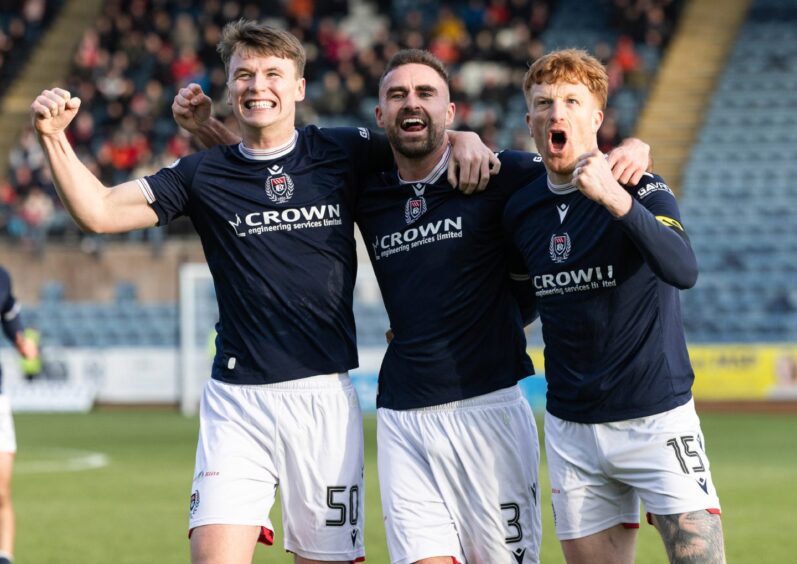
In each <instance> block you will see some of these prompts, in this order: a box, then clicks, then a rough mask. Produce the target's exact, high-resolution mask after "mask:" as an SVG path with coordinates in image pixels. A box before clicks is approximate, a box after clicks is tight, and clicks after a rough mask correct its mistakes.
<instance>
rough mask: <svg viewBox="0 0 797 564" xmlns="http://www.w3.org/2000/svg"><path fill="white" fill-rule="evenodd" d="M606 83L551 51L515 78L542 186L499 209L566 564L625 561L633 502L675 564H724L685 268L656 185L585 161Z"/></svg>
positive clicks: (570, 56) (576, 58) (671, 204)
mask: <svg viewBox="0 0 797 564" xmlns="http://www.w3.org/2000/svg"><path fill="white" fill-rule="evenodd" d="M607 83H608V80H607V76H606V71H605V69H604V67H603V65H601V63H600V62H599V61H597V60H596V59H595V58H594V57H592V56H590V55H589V54H587V53H586V52H584V51H580V50H575V49H568V50H562V51H555V52H552V53H549V54H547V55H546V56H544V57H542V58H540V59H538V60H537V61H535V62H534V64H533V65H532V66H531V68H530V69H529V71H528V73H527V74H526V77H525V80H524V85H523V90H524V93H525V96H526V101H527V104H528V114H527V117H526V121H527V123H528V126H529V131H530V132H531V134H532V136H533V137H534V140H535V142H536V144H537V147H538V149H539V151H540V153H541V154H542V157H543V162H544V163H545V167H546V169H547V171H548V175H547V177H543V178H541V179H539V180H538V181H536V182H534V183H533V184H531V185H530V186H528V187H527V188H525V189H523V190H521V191H519V192H517V193H516V194H515V195H514V196H513V197H512V198H511V200H510V201H509V204H508V205H507V207H506V212H505V216H504V223H505V229H506V231H507V233H508V234H510V236H511V237H512V238H513V240H514V243H515V245H516V246H517V248H518V249H519V250H520V251H521V253H522V254H523V256H524V257H525V262H526V266H527V268H528V273H529V275H530V278H531V281H532V284H533V286H534V291H535V296H536V298H537V308H538V311H539V315H540V319H541V321H542V331H543V339H544V341H545V376H546V379H547V381H548V401H547V412H546V414H545V445H546V454H547V458H548V466H549V473H550V478H551V487H552V501H553V509H554V519H555V523H556V532H557V536H558V537H559V539H560V540H561V545H562V550H563V552H564V555H565V558H566V559H567V562H568V564H582V563H583V564H587V563H589V564H602V563H607V564H608V563H615V564H624V563H626V564H630V563H632V562H634V554H635V545H636V537H637V531H636V528H638V527H639V501H640V499H641V500H642V501H643V502H644V504H645V508H646V510H647V512H648V519H649V521H650V522H651V523H652V524H653V525H654V526H655V527H656V528H657V529H658V531H659V533H660V534H661V537H662V539H663V540H664V545H665V548H666V551H667V555H668V557H669V559H670V561H671V562H679V563H681V562H684V563H685V562H701V563H704V562H705V563H708V562H711V563H718V562H724V548H723V538H722V525H721V520H720V504H719V499H718V497H717V492H716V490H715V488H714V484H713V481H712V479H711V473H710V470H709V461H708V457H707V456H706V453H705V448H704V447H705V444H704V440H703V434H702V432H701V429H700V421H699V419H698V417H697V414H696V413H695V407H694V402H693V399H692V393H691V388H692V382H693V380H694V375H693V372H692V368H691V366H690V362H689V357H688V354H687V349H686V339H685V335H684V329H683V324H682V321H681V312H680V302H679V298H678V290H680V289H686V288H690V287H691V286H693V285H694V284H695V281H696V280H697V262H696V260H695V255H694V253H693V251H692V248H691V246H690V244H689V238H688V237H687V235H686V231H685V230H684V227H683V225H682V223H681V219H680V215H679V211H678V205H677V203H676V200H675V196H674V195H673V193H672V191H671V190H670V188H669V187H668V186H667V185H666V184H665V182H664V180H663V179H662V178H660V177H658V176H655V175H652V174H646V175H645V176H644V178H642V180H641V181H640V182H637V183H635V184H633V185H631V186H627V187H623V186H621V185H620V184H619V183H618V182H617V181H616V180H615V179H614V178H613V177H612V174H611V171H610V168H609V166H608V164H607V162H606V159H605V158H604V157H603V155H601V154H600V152H599V151H598V150H597V137H596V134H597V131H598V129H599V128H600V126H601V123H602V120H603V109H604V107H605V104H606V97H607Z"/></svg>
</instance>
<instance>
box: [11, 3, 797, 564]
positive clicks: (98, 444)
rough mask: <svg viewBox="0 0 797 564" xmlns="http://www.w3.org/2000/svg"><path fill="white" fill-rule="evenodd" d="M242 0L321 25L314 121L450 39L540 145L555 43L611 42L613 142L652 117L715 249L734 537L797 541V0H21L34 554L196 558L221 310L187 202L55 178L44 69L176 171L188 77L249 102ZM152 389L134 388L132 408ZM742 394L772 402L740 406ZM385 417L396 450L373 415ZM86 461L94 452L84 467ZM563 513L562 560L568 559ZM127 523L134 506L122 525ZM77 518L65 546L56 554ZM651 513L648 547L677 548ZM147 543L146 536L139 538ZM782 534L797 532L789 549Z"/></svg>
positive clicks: (499, 121) (365, 394)
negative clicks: (158, 217) (162, 219)
mask: <svg viewBox="0 0 797 564" xmlns="http://www.w3.org/2000/svg"><path fill="white" fill-rule="evenodd" d="M240 17H246V18H252V19H261V20H266V21H268V22H269V23H272V24H274V25H277V26H280V27H284V28H286V29H288V30H290V31H291V32H292V33H294V34H295V35H296V36H297V37H299V38H300V39H301V40H302V42H303V43H304V46H305V48H306V50H307V55H308V64H307V70H306V78H307V82H308V86H307V99H306V101H304V102H303V103H301V104H300V106H299V110H298V119H299V122H300V123H302V124H309V123H314V124H318V125H321V126H338V125H349V126H367V127H372V128H375V127H376V126H375V123H374V119H373V109H374V107H375V105H376V92H377V82H378V79H379V76H380V75H381V72H382V70H383V66H384V63H385V62H386V60H387V59H389V58H390V56H391V55H392V54H393V53H394V52H395V51H396V50H398V49H401V48H405V47H419V48H427V49H429V50H430V51H432V52H433V53H434V54H435V55H436V56H438V57H439V58H440V59H441V60H443V61H444V62H445V63H446V64H447V65H448V67H449V69H450V71H451V75H452V79H451V92H452V98H453V101H454V102H455V103H456V104H457V122H456V124H455V127H456V128H457V129H467V130H473V131H476V132H478V133H479V134H480V135H481V137H482V139H483V140H484V142H485V143H486V144H488V145H489V146H490V147H492V148H495V149H496V150H499V149H509V148H515V149H525V150H533V149H534V147H533V145H532V144H531V140H530V139H529V136H528V133H527V129H526V126H525V123H524V115H525V112H526V107H525V102H524V99H523V96H522V93H521V77H522V76H523V74H524V73H525V71H526V69H527V68H528V65H529V64H530V63H531V62H533V61H534V60H535V59H536V58H537V57H539V56H540V55H541V54H543V53H544V52H545V51H546V50H550V49H553V48H559V47H581V48H586V49H588V50H590V51H591V52H592V53H594V54H595V55H596V56H597V57H598V58H600V59H601V60H602V61H603V62H604V63H605V64H606V66H607V69H608V73H609V78H610V99H609V105H608V109H607V111H606V119H605V121H604V124H603V127H602V128H601V130H600V132H599V137H600V147H601V149H603V150H604V151H608V150H610V149H611V148H612V147H614V146H615V145H616V144H618V143H619V141H620V140H621V139H622V138H624V137H628V136H632V135H633V136H637V137H640V138H642V139H643V140H645V141H646V142H648V143H649V144H650V145H651V146H652V148H653V155H654V161H655V171H656V172H657V173H658V174H660V175H661V176H663V177H664V179H665V180H666V181H667V182H668V183H669V185H670V186H671V187H672V188H673V189H674V191H675V192H676V194H677V196H678V198H679V201H680V205H681V210H682V214H683V219H684V224H685V226H686V228H687V230H688V232H689V234H690V237H691V240H692V244H693V246H694V248H695V250H696V252H697V255H698V260H699V264H700V270H701V273H700V279H699V281H698V284H697V286H696V287H695V288H694V289H692V290H689V291H687V292H683V293H682V294H681V296H682V303H683V316H684V322H685V325H686V329H687V335H688V340H689V346H690V354H691V357H692V360H693V364H694V367H695V371H696V375H697V379H696V383H695V395H696V398H697V400H698V403H699V406H700V408H701V410H703V411H702V412H704V413H708V408H710V407H714V408H719V409H721V410H724V411H725V412H728V413H730V415H715V416H713V417H714V418H709V419H707V420H706V419H705V418H704V430H705V431H706V433H707V435H708V436H709V445H711V444H713V445H714V449H715V450H713V451H712V450H711V449H709V452H710V453H711V455H712V461H713V462H714V463H715V464H718V466H717V471H716V474H715V476H716V479H717V482H718V484H720V487H719V489H720V491H721V495H727V498H724V500H725V499H727V500H728V505H727V506H726V505H724V509H725V514H726V515H727V517H726V516H724V518H725V519H726V521H725V522H726V531H730V534H729V535H728V539H729V540H728V543H729V555H731V556H733V557H734V558H733V560H734V561H737V562H751V561H756V562H786V561H789V559H790V558H792V557H793V551H794V550H797V547H793V543H792V547H793V549H791V552H789V550H790V549H788V543H786V542H783V539H782V538H779V537H778V536H777V535H778V534H779V531H778V527H771V526H767V523H772V522H778V513H777V510H776V509H777V508H780V509H781V510H782V512H785V513H782V515H781V518H782V519H784V520H785V519H788V518H789V517H788V507H789V504H788V503H787V502H785V501H784V500H783V499H782V498H781V497H780V496H782V495H783V492H784V491H786V490H789V491H790V490H792V489H793V488H791V486H790V480H791V481H793V476H794V471H795V466H797V460H795V456H797V454H795V453H797V444H795V441H794V440H793V439H787V437H791V436H792V435H793V433H789V429H790V428H791V427H792V426H793V424H794V422H795V421H794V416H793V415H784V416H780V417H781V418H776V416H774V415H771V413H773V412H775V411H785V412H788V413H790V414H793V413H794V412H797V410H795V407H797V401H796V400H797V346H795V341H797V284H795V275H797V228H795V223H794V220H795V218H797V214H795V212H797V203H796V202H797V198H796V197H797V183H796V182H795V181H794V178H795V177H797V0H535V1H524V0H461V1H453V2H437V1H432V0H419V1H412V0H398V1H395V2H386V1H383V0H372V1H367V0H264V1H259V2H245V1H225V0H206V1H187V0H169V1H167V0H47V1H45V0H0V131H2V136H0V239H2V241H1V242H0V264H2V265H3V266H5V267H6V268H7V269H8V270H9V271H10V273H11V275H12V279H13V281H14V288H15V293H16V295H17V297H18V299H19V300H20V301H21V303H22V305H23V318H24V319H25V321H26V322H27V324H28V325H29V326H30V327H31V335H32V336H33V337H34V338H36V339H38V340H39V342H40V346H41V349H42V362H40V363H33V364H23V363H20V361H19V359H18V357H17V356H16V354H15V352H14V351H13V349H12V348H11V347H10V346H9V345H8V343H4V344H3V346H2V347H0V361H1V362H2V366H3V384H4V390H5V391H6V392H7V393H9V395H10V396H11V398H12V404H13V407H14V409H15V411H16V412H17V414H19V415H18V417H17V421H18V430H19V433H20V447H21V448H20V458H19V464H18V470H19V471H18V478H17V482H18V486H17V488H18V491H19V492H20V493H19V497H21V498H22V500H23V501H22V503H18V505H19V506H20V523H21V525H20V531H21V533H20V544H21V547H22V548H23V549H24V551H27V554H28V559H27V560H25V561H28V562H78V561H80V562H125V561H129V562H139V561H141V560H144V559H145V558H143V557H142V556H147V558H146V559H148V560H150V561H155V562H172V561H184V560H185V554H186V549H187V547H186V543H184V542H183V538H184V515H185V513H184V506H183V505H181V504H182V503H183V501H185V507H187V495H186V496H183V495H182V494H183V493H186V494H187V490H188V478H189V477H190V472H191V470H190V468H191V463H192V458H191V453H192V452H193V441H194V440H195V432H196V429H195V425H196V420H195V419H193V418H183V417H181V416H180V415H179V412H182V413H185V414H192V413H193V412H194V411H195V409H196V399H197V397H198V393H199V389H200V388H201V385H202V383H203V381H204V380H205V379H207V377H208V374H209V365H210V358H211V356H212V352H213V351H212V337H213V331H214V329H213V325H214V323H215V321H216V316H217V311H216V306H215V296H214V293H213V287H212V283H211V282H210V279H209V276H208V273H207V268H206V266H205V265H204V264H203V263H204V261H203V257H202V250H201V248H200V245H199V241H198V239H197V237H196V236H195V235H194V233H193V229H192V227H191V225H190V223H189V222H188V221H177V222H175V223H173V224H171V225H169V226H168V227H164V228H153V229H148V230H144V231H139V232H135V233H131V234H127V235H123V236H113V237H111V236H95V235H85V234H81V233H80V232H79V230H78V229H77V228H76V227H75V225H74V224H73V223H72V221H71V220H70V219H69V217H68V216H67V214H66V213H65V211H64V209H63V206H62V205H61V204H60V202H59V200H58V198H57V196H56V195H55V190H54V187H53V185H52V182H51V179H50V176H49V173H48V170H47V167H46V163H45V162H44V158H43V155H42V152H41V151H40V149H39V147H38V144H37V143H36V140H35V137H34V134H33V133H32V130H31V127H30V117H29V106H30V104H31V102H32V100H33V99H34V98H35V96H36V95H37V94H38V93H39V92H40V91H41V90H42V89H44V88H49V87H52V86H55V85H59V86H64V87H66V88H67V89H69V90H70V91H71V92H72V93H73V94H74V95H78V96H79V97H80V98H81V99H82V101H83V105H82V107H81V111H80V113H79V114H78V116H77V118H76V119H75V121H74V122H73V124H72V126H71V127H70V129H69V132H68V135H69V139H70V141H71V142H72V144H73V146H74V147H75V149H76V151H77V153H78V155H79V157H80V158H81V159H82V160H83V162H84V163H85V164H86V165H87V166H88V167H89V168H90V169H91V170H92V171H94V172H95V173H96V174H97V175H98V176H99V177H100V178H101V179H102V180H103V182H104V183H105V184H106V185H113V184H117V183H120V182H123V181H126V180H129V179H132V178H137V177H140V176H143V175H145V174H149V173H152V172H154V171H156V170H158V169H160V168H161V167H163V166H165V165H167V164H169V163H171V162H172V161H173V160H174V159H176V158H178V157H180V156H183V155H185V154H187V153H190V152H192V151H194V150H196V147H195V146H193V145H192V141H191V140H190V139H189V138H188V137H187V135H186V134H185V132H183V131H180V130H179V129H178V128H177V127H176V126H175V125H174V122H173V121H172V118H171V111H170V105H171V101H172V98H173V96H174V94H175V93H176V91H177V89H178V88H180V87H181V86H183V85H185V84H187V83H189V82H198V83H200V84H201V85H202V86H203V88H204V90H205V91H206V92H207V93H209V94H210V95H211V96H212V98H213V99H214V101H215V111H216V115H217V116H218V117H219V118H220V119H223V120H228V117H229V116H228V113H227V112H228V107H227V106H226V104H225V102H224V99H225V98H224V97H225V76H224V70H223V67H222V64H221V62H220V59H219V57H218V55H217V54H216V51H215V47H216V43H217V42H218V40H219V37H220V31H221V28H222V27H223V25H224V23H225V22H227V21H230V20H233V19H237V18H240ZM227 122H228V124H229V125H230V126H231V127H233V128H234V123H233V122H232V121H231V120H228V121H227ZM362 250H363V252H362V253H361V254H360V262H361V264H360V274H359V277H358V284H357V289H356V302H355V315H356V320H357V328H358V341H359V345H360V361H361V362H360V364H361V367H360V369H358V370H357V371H355V372H354V373H353V379H354V381H355V384H356V385H357V387H358V391H359V392H360V397H361V399H362V403H363V406H364V407H365V409H366V411H372V410H373V409H374V400H375V391H376V375H377V373H378V368H379V363H380V361H381V357H382V354H383V352H384V331H385V329H386V328H387V327H388V320H387V317H386V315H385V312H384V309H383V307H382V305H381V300H380V295H379V289H378V287H377V285H376V281H375V279H374V276H373V272H372V271H371V269H370V266H369V265H368V261H367V256H366V254H365V253H364V249H362ZM528 338H529V345H530V351H531V354H532V356H533V358H534V361H535V366H536V367H537V369H538V372H539V373H540V374H538V375H536V376H534V377H531V378H527V379H526V380H524V381H523V383H522V386H523V389H524V391H525V392H526V394H527V397H528V398H529V401H530V402H531V403H532V405H533V406H534V408H535V409H536V411H537V413H538V414H540V413H542V411H543V409H544V401H545V400H544V392H545V383H544V378H543V376H542V372H543V367H544V364H543V362H542V348H541V347H542V343H541V340H540V335H539V330H538V328H537V327H535V326H532V328H531V329H530V330H529V333H528ZM129 406H134V408H135V411H134V412H132V413H130V412H127V411H125V413H124V414H122V413H120V412H119V410H121V409H122V408H125V409H126V408H128V407H129ZM109 407H111V408H114V409H115V411H113V412H112V413H111V414H109V413H108V411H107V409H108V408H109ZM142 407H148V408H149V407H155V408H156V409H157V413H155V414H148V412H142V411H141V409H142ZM742 411H756V412H761V413H763V415H747V416H746V417H744V418H738V417H737V416H736V415H737V414H738V413H741V412H742ZM25 412H46V413H52V412H74V413H91V414H92V415H90V416H84V415H81V416H78V415H74V416H73V415H69V414H67V415H53V416H40V415H36V414H35V413H33V414H31V413H27V414H26V413H25ZM73 417H75V418H73ZM133 430H136V431H139V434H135V433H134V432H133ZM711 437H714V438H713V441H714V442H713V443H712V442H711V441H712V438H711ZM366 440H367V447H368V450H367V453H368V457H369V462H368V464H369V467H372V466H373V460H372V457H373V452H374V450H373V449H374V447H373V420H372V419H367V420H366ZM789 440H790V441H791V442H788V441H789ZM158 445H160V446H158ZM153 448H154V449H155V450H153ZM167 451H168V453H171V456H174V453H179V458H177V459H176V460H175V459H173V458H169V457H168V456H167ZM65 461H67V462H65ZM70 461H71V462H70ZM65 465H66V466H65ZM70 465H72V466H70ZM65 468H66V470H65ZM99 468H103V470H96V469H99ZM113 468H115V469H116V470H113ZM86 469H95V470H92V471H91V472H83V473H82V474H75V476H76V477H75V478H74V479H73V478H70V476H71V474H64V472H67V473H69V472H72V471H73V470H75V471H76V470H86ZM122 471H126V472H127V474H115V473H113V472H122ZM369 472H371V471H370V470H369ZM374 472H375V469H374ZM374 472H371V473H370V474H368V476H369V478H368V480H369V481H368V484H369V486H368V489H374V491H371V492H370V493H369V494H368V495H369V499H370V500H371V501H369V504H374V510H373V512H371V510H370V509H369V512H370V514H371V517H373V518H374V525H373V526H371V527H370V530H371V531H372V533H371V535H374V534H376V535H377V537H375V539H376V540H374V541H373V543H374V544H373V545H369V546H377V547H382V548H376V549H369V550H376V552H371V555H370V556H369V561H372V562H377V563H379V562H384V561H386V556H384V548H383V545H384V539H383V537H378V535H379V531H380V527H379V523H380V521H379V519H378V512H379V510H378V493H377V492H376V491H375V487H376V486H375V482H374V479H375V476H374ZM543 472H544V471H543ZM155 473H157V476H158V478H157V479H154V478H152V476H153V474H155ZM45 476H46V477H47V478H46V479H45ZM77 476H81V477H77ZM739 477H743V478H739ZM47 480H49V482H48V481H47ZM70 480H72V481H70ZM765 487H767V488H768V489H762V488H765ZM120 489H121V490H122V491H121V492H120ZM184 490H185V491H184ZM543 491H545V490H543ZM175 495H176V496H177V499H178V500H180V501H179V503H175V502H174V501H173V498H174V496H175ZM733 496H735V497H733ZM183 497H185V500H183ZM18 499H19V498H18ZM86 499H93V500H94V501H93V503H95V504H96V503H102V505H100V506H97V507H101V510H100V512H99V513H98V512H97V511H94V510H88V509H87V510H86V511H83V512H81V511H82V510H78V509H76V508H78V507H79V506H80V503H81V502H85V500H86ZM543 513H544V515H545V519H546V525H545V526H546V527H547V528H546V536H547V538H546V539H545V540H544V543H545V544H544V549H543V551H544V552H543V554H544V555H547V557H546V558H544V561H546V562H558V560H556V556H554V555H558V548H557V547H556V543H555V540H554V539H553V535H551V534H550V531H551V530H552V529H551V527H550V516H549V515H547V513H546V511H543ZM70 515H72V516H73V518H71V519H70V518H67V519H64V518H63V517H64V516H70ZM109 516H110V517H109ZM275 522H277V519H276V518H275ZM123 523H124V524H126V525H129V524H131V523H132V524H133V526H129V527H126V528H125V530H124V531H120V529H121V528H123V527H121V525H122V524H123ZM756 527H757V528H756ZM56 528H57V529H58V530H59V531H62V533H61V534H60V536H59V537H57V541H56V542H55V543H51V544H54V545H57V546H58V547H59V549H54V550H52V551H50V552H36V551H37V550H42V547H44V546H46V545H47V544H48V540H49V539H50V538H54V537H51V536H49V535H51V534H53V533H52V531H54V530H55V529H56ZM63 531H65V532H63ZM142 531H148V532H147V533H144V536H143V537H142ZM645 531H646V530H644V527H643V538H645V537H644V535H649V537H648V540H649V543H648V544H645V543H646V542H648V541H643V542H642V547H641V549H640V550H641V552H640V554H641V555H642V556H641V557H640V558H641V559H640V561H641V562H664V560H663V551H662V550H661V547H660V545H657V544H656V543H657V542H658V541H657V540H656V539H655V538H653V537H651V536H650V535H654V533H650V532H645ZM753 531H754V532H753ZM109 538H110V539H118V544H116V543H113V542H111V543H109V542H108V539H109ZM141 538H147V540H148V543H145V544H146V545H147V546H141ZM651 539H652V540H651ZM128 542H129V543H130V544H131V545H134V546H135V547H137V548H138V552H136V551H133V552H132V553H130V554H128V553H127V552H126V551H123V550H121V549H120V548H119V547H120V546H122V545H125V544H127V543H128ZM369 542H371V541H369ZM380 543H381V544H380ZM100 545H103V546H104V548H103V549H102V550H100V549H99V548H98V547H99V546H100ZM648 546H649V547H650V548H647V547H648ZM776 546H777V547H779V548H780V549H781V550H783V551H785V552H783V553H781V555H776V554H774V553H771V552H769V551H770V550H773V547H776ZM59 550H60V551H62V552H59ZM380 550H382V552H379V551H380ZM170 551H171V552H170ZM546 551H547V552H546ZM646 551H647V552H646ZM275 553H276V554H277V560H274V561H279V562H282V561H283V560H279V558H282V556H280V555H279V553H280V551H270V554H271V555H272V556H273V555H274V554H275ZM175 555H177V556H175ZM654 555H655V556H654ZM20 561H23V560H22V558H20ZM284 561H285V562H287V561H289V560H288V557H285V560H284Z"/></svg>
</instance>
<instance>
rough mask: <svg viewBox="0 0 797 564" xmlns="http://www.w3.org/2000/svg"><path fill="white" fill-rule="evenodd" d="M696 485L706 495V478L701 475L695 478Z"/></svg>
mask: <svg viewBox="0 0 797 564" xmlns="http://www.w3.org/2000/svg"><path fill="white" fill-rule="evenodd" d="M697 485H698V486H700V489H702V490H703V491H704V492H705V493H706V495H708V480H706V479H705V478H703V477H702V476H701V477H700V478H698V479H697Z"/></svg>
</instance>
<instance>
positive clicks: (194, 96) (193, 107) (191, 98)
mask: <svg viewBox="0 0 797 564" xmlns="http://www.w3.org/2000/svg"><path fill="white" fill-rule="evenodd" d="M212 109H213V101H212V100H211V99H210V97H208V96H207V94H205V93H204V92H202V87H201V86H200V85H199V84H196V83H195V82H192V83H191V84H189V85H188V86H186V87H185V88H181V89H180V90H179V91H178V92H177V95H175V97H174V101H173V102H172V116H174V121H176V122H177V125H179V126H180V127H182V128H183V129H185V130H186V131H188V132H189V133H194V132H195V131H196V130H197V129H199V128H200V127H202V124H204V123H205V122H206V121H207V120H208V119H210V113H211V110H212Z"/></svg>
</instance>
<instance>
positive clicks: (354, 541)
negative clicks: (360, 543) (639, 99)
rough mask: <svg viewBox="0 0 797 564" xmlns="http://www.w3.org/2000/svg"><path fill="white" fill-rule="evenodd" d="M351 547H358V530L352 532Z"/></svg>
mask: <svg viewBox="0 0 797 564" xmlns="http://www.w3.org/2000/svg"><path fill="white" fill-rule="evenodd" d="M351 545H352V546H357V529H352V530H351Z"/></svg>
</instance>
